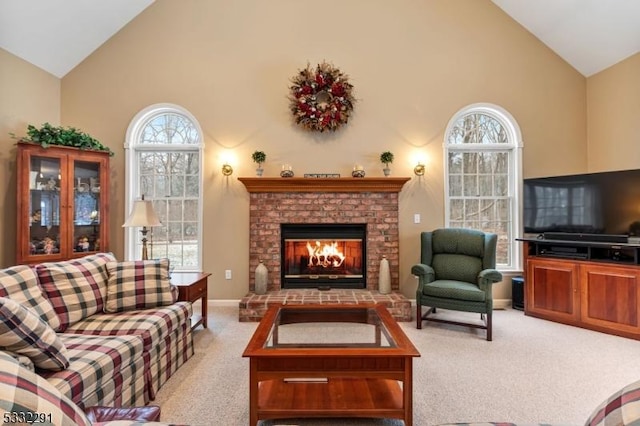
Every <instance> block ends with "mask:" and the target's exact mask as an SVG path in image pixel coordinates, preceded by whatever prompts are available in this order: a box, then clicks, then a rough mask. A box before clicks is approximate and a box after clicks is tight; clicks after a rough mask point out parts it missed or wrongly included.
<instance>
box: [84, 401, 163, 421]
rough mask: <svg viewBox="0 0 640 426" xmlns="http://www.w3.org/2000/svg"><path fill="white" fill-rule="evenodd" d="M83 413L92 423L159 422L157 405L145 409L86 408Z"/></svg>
mask: <svg viewBox="0 0 640 426" xmlns="http://www.w3.org/2000/svg"><path fill="white" fill-rule="evenodd" d="M84 411H85V414H86V415H87V418H88V419H89V420H90V421H91V422H92V423H107V422H111V421H116V420H135V421H139V422H157V421H160V407H159V406H157V405H148V406H146V407H103V406H99V405H97V406H93V407H88V408H86V409H85V410H84Z"/></svg>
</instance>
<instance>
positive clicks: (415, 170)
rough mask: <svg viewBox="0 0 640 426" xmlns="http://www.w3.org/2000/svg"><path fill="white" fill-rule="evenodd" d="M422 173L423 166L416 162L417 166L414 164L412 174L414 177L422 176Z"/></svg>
mask: <svg viewBox="0 0 640 426" xmlns="http://www.w3.org/2000/svg"><path fill="white" fill-rule="evenodd" d="M424 171H425V167H424V164H422V163H420V162H418V164H416V166H415V167H414V168H413V173H415V174H416V176H424Z"/></svg>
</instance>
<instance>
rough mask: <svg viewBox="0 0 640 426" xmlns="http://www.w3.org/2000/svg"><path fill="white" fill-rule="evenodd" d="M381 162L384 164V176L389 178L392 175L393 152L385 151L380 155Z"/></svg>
mask: <svg viewBox="0 0 640 426" xmlns="http://www.w3.org/2000/svg"><path fill="white" fill-rule="evenodd" d="M380 162H381V163H382V164H384V169H382V171H383V172H384V175H385V176H389V175H390V174H391V169H390V168H389V164H391V163H393V153H392V152H391V151H385V152H383V153H382V154H380Z"/></svg>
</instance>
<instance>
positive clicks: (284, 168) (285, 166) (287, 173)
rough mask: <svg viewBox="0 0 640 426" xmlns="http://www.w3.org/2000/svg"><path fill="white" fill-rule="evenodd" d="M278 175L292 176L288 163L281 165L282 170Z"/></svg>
mask: <svg viewBox="0 0 640 426" xmlns="http://www.w3.org/2000/svg"><path fill="white" fill-rule="evenodd" d="M280 177H283V178H289V177H293V169H292V168H291V166H290V165H289V164H283V165H282V171H281V172H280Z"/></svg>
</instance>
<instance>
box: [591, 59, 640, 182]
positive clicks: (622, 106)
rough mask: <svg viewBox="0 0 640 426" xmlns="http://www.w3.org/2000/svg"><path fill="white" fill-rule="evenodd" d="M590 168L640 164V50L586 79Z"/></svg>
mask: <svg viewBox="0 0 640 426" xmlns="http://www.w3.org/2000/svg"><path fill="white" fill-rule="evenodd" d="M587 105H588V108H587V117H588V120H587V124H588V125H587V134H588V141H589V144H588V153H589V155H588V158H589V163H588V169H589V171H590V172H601V171H606V170H624V169H637V168H640V132H638V123H640V53H637V54H635V55H634V56H631V57H630V58H627V59H626V60H624V61H622V62H620V63H618V64H616V65H614V66H612V67H610V68H607V69H606V70H604V71H602V72H600V73H598V74H596V75H593V76H591V77H589V79H587Z"/></svg>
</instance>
